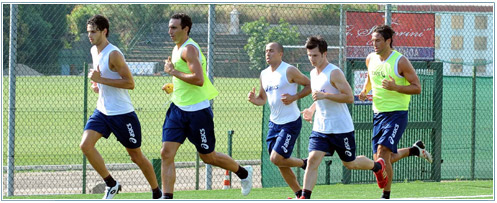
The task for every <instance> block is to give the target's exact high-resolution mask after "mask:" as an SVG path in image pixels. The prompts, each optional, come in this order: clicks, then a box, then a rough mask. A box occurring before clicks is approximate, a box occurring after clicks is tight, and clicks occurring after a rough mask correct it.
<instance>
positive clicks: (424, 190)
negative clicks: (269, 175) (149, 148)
mask: <svg viewBox="0 0 497 203" xmlns="http://www.w3.org/2000/svg"><path fill="white" fill-rule="evenodd" d="M493 191H494V187H493V181H450V182H421V181H414V182H406V183H394V184H393V187H392V193H391V198H392V199H405V198H408V199H487V200H488V199H493ZM380 196H381V190H380V189H378V186H376V184H348V185H344V184H335V185H317V186H316V187H315V188H314V190H313V193H312V198H313V199H379V198H380ZM150 197H151V193H122V194H118V195H116V197H115V199H149V198H150ZM174 197H175V199H194V200H195V199H196V200H202V199H274V200H277V199H286V198H287V197H292V192H291V190H290V188H289V187H275V188H254V189H253V190H252V191H251V193H250V194H249V195H248V196H242V195H241V194H240V189H229V190H214V191H209V190H199V191H195V190H193V191H177V192H175V193H174ZM100 198H102V194H78V195H43V196H14V197H9V198H7V199H100Z"/></svg>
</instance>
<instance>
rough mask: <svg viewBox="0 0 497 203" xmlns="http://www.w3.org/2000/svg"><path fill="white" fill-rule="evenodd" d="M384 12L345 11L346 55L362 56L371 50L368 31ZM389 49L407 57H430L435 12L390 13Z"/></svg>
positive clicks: (432, 49) (382, 16)
mask: <svg viewBox="0 0 497 203" xmlns="http://www.w3.org/2000/svg"><path fill="white" fill-rule="evenodd" d="M384 23H385V13H370V12H347V29H346V31H347V52H346V56H347V58H352V59H353V58H356V59H365V58H366V57H367V55H368V54H369V53H371V52H372V51H373V47H372V43H371V34H372V33H373V30H374V29H375V28H376V27H377V26H378V25H382V24H384ZM391 26H392V29H393V30H394V31H395V35H394V36H393V48H394V49H395V50H397V51H399V52H401V53H402V54H404V55H405V56H406V57H407V58H409V59H414V60H433V59H434V55H435V52H434V50H435V14H433V13H392V24H391Z"/></svg>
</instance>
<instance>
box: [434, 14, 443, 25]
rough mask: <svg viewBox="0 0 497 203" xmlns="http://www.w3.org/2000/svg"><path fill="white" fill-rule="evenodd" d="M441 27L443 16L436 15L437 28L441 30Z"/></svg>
mask: <svg viewBox="0 0 497 203" xmlns="http://www.w3.org/2000/svg"><path fill="white" fill-rule="evenodd" d="M440 25H442V16H441V15H435V28H440Z"/></svg>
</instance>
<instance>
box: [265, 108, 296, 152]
mask: <svg viewBox="0 0 497 203" xmlns="http://www.w3.org/2000/svg"><path fill="white" fill-rule="evenodd" d="M268 127H269V130H268V132H267V138H266V143H267V150H268V152H269V154H271V151H272V150H274V151H276V152H277V153H278V154H280V155H281V156H283V157H285V159H288V158H290V156H291V155H292V151H293V147H294V145H295V142H296V141H297V138H298V137H299V134H300V129H301V128H302V118H301V117H299V118H298V119H297V120H295V121H292V122H289V123H286V124H283V125H278V124H275V123H273V122H271V121H269V124H268Z"/></svg>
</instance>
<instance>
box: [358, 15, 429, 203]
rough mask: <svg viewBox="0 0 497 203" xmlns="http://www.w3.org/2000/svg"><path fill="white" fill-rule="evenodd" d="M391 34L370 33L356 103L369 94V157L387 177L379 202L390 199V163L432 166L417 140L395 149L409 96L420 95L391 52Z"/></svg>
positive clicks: (408, 68) (403, 62)
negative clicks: (416, 161) (413, 160)
mask: <svg viewBox="0 0 497 203" xmlns="http://www.w3.org/2000/svg"><path fill="white" fill-rule="evenodd" d="M394 34H395V32H394V31H393V30H392V28H391V27H390V26H388V25H381V26H378V27H377V28H376V29H374V31H373V34H372V35H371V41H372V43H373V46H374V52H373V53H371V54H369V55H368V57H367V58H366V66H367V68H368V78H367V80H366V83H365V84H364V88H363V89H362V91H361V93H360V95H359V99H361V100H365V99H366V96H367V93H368V92H369V91H370V90H373V111H374V116H373V125H374V126H373V138H372V147H373V157H374V159H375V160H377V159H384V160H385V166H386V172H387V175H388V177H389V179H388V181H387V182H386V183H385V184H382V185H379V187H380V188H383V195H382V197H381V198H382V199H390V191H391V186H392V179H393V170H392V163H395V162H397V161H399V160H400V159H402V158H405V157H408V156H418V157H421V158H424V159H426V160H427V161H428V162H430V163H432V162H433V160H432V158H431V155H430V153H429V152H428V151H427V150H426V149H425V146H424V144H423V142H422V141H421V140H419V141H417V142H415V143H414V144H413V146H412V147H409V148H402V149H397V144H398V143H399V140H400V138H401V137H402V134H403V133H404V130H405V129H406V126H407V111H408V108H409V102H410V99H411V95H413V94H419V93H421V84H420V83H419V78H418V76H417V74H416V71H415V70H414V68H413V66H412V65H411V62H410V61H409V59H407V58H406V57H404V56H403V55H402V54H400V53H399V52H397V51H395V50H393V48H392V43H393V39H392V37H393V35H394Z"/></svg>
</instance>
